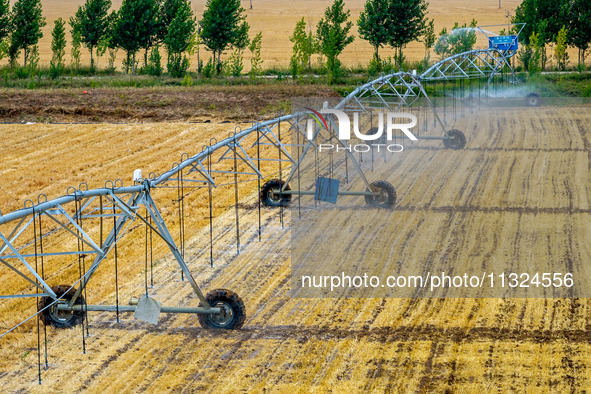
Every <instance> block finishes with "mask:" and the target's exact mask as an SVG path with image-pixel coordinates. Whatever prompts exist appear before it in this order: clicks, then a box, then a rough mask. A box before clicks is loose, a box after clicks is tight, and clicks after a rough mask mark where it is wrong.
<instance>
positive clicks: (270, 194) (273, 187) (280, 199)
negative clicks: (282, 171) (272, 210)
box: [261, 179, 291, 207]
mask: <svg viewBox="0 0 591 394" xmlns="http://www.w3.org/2000/svg"><path fill="white" fill-rule="evenodd" d="M283 185H285V181H280V180H279V179H271V180H270V181H269V182H267V183H265V184H264V185H263V187H261V201H262V203H263V205H264V206H266V207H280V206H284V207H285V206H287V205H289V203H290V202H291V194H281V188H282V187H283ZM285 190H291V188H290V187H289V185H287V186H286V187H285Z"/></svg>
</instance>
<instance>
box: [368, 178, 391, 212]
mask: <svg viewBox="0 0 591 394" xmlns="http://www.w3.org/2000/svg"><path fill="white" fill-rule="evenodd" d="M371 186H372V188H373V189H374V190H375V191H376V192H380V196H379V197H377V196H375V197H374V196H365V202H366V204H367V205H370V206H372V207H376V208H393V207H394V204H396V190H395V189H394V186H392V185H391V184H390V183H388V182H386V181H377V182H374V183H372V184H371Z"/></svg>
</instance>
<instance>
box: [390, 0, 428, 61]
mask: <svg viewBox="0 0 591 394" xmlns="http://www.w3.org/2000/svg"><path fill="white" fill-rule="evenodd" d="M427 6H428V4H427V3H426V2H425V0H392V1H390V3H389V6H388V13H389V14H390V15H391V17H392V18H393V28H392V33H391V36H390V39H389V40H388V44H389V45H390V46H392V47H393V48H394V49H395V51H396V52H395V56H394V57H395V61H396V65H397V66H398V67H401V66H402V63H403V61H404V54H403V52H402V50H403V48H404V47H406V45H407V44H408V43H410V42H412V41H415V40H418V39H419V38H420V37H421V36H422V35H423V32H424V30H425V25H426V14H427Z"/></svg>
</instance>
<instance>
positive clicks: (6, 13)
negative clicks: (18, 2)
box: [0, 0, 10, 41]
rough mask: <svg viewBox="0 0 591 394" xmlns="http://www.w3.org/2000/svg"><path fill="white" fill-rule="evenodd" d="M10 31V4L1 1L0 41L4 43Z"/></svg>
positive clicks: (5, 0) (3, 0) (6, 1)
mask: <svg viewBox="0 0 591 394" xmlns="http://www.w3.org/2000/svg"><path fill="white" fill-rule="evenodd" d="M9 31H10V2H9V1H8V0H0V41H3V40H4V39H5V38H6V37H7V36H8V33H9Z"/></svg>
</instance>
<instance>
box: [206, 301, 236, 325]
mask: <svg viewBox="0 0 591 394" xmlns="http://www.w3.org/2000/svg"><path fill="white" fill-rule="evenodd" d="M212 307H214V308H220V309H221V310H222V312H221V313H220V314H218V315H210V319H211V320H212V321H213V322H215V323H216V324H219V325H220V326H225V325H227V324H229V323H230V322H231V321H232V318H233V317H234V314H233V312H232V308H231V307H230V305H229V304H228V303H226V302H223V301H218V302H217V303H216V304H215V305H212Z"/></svg>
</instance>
